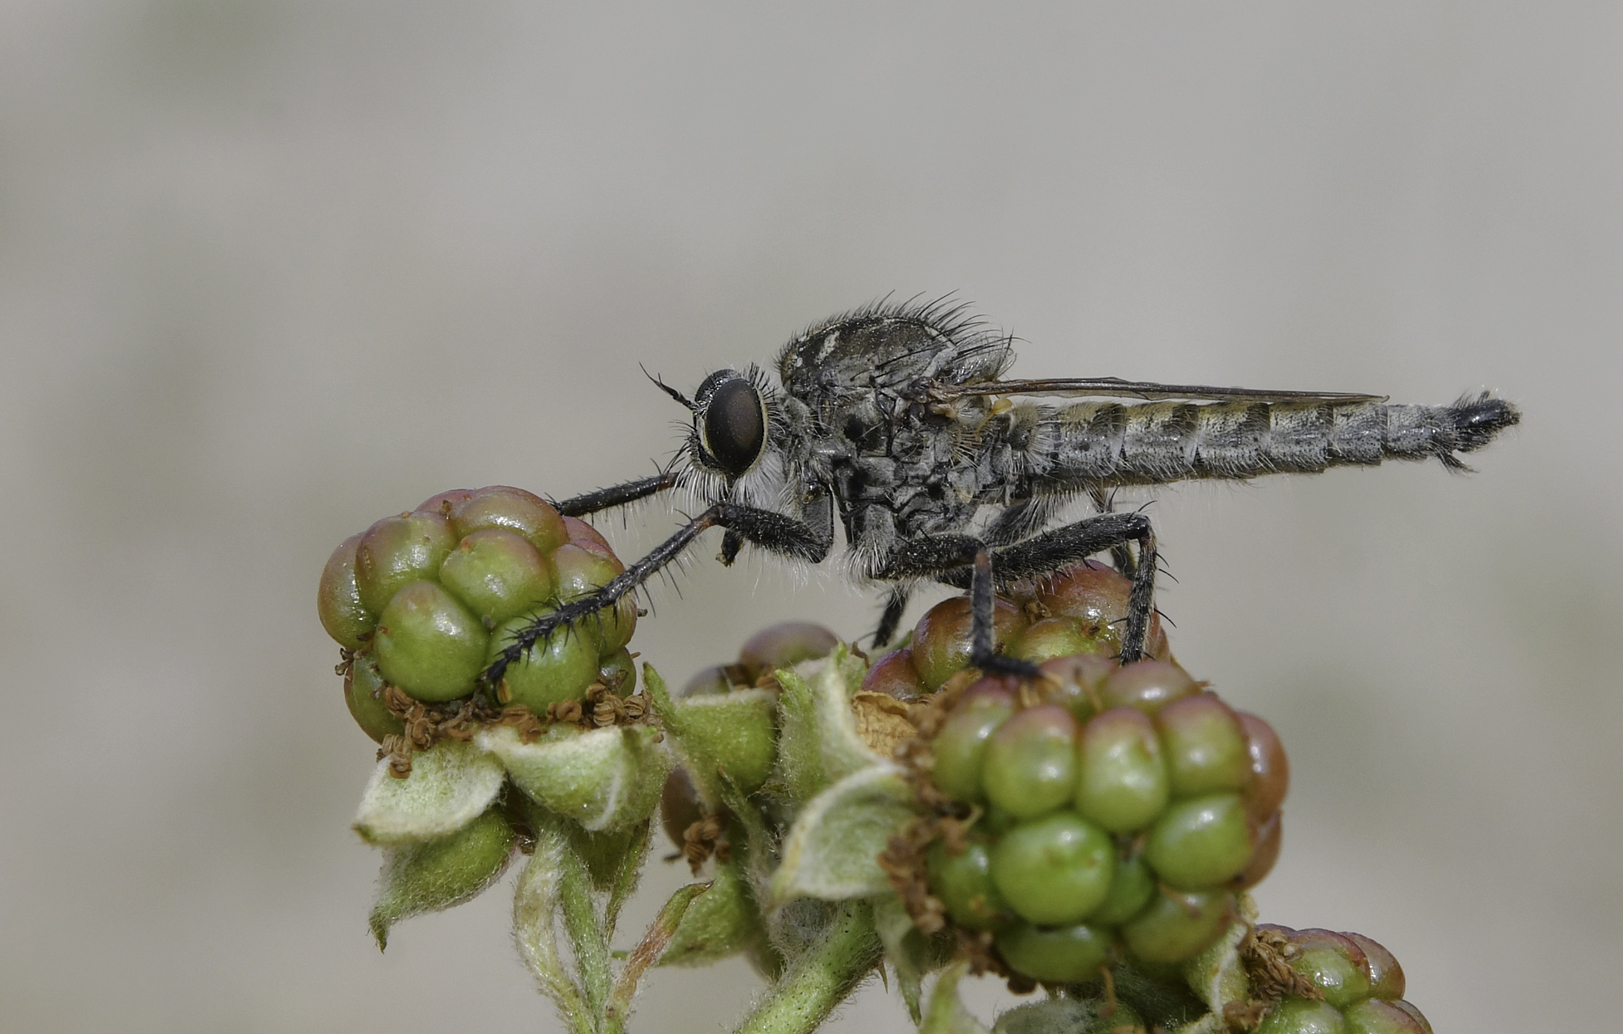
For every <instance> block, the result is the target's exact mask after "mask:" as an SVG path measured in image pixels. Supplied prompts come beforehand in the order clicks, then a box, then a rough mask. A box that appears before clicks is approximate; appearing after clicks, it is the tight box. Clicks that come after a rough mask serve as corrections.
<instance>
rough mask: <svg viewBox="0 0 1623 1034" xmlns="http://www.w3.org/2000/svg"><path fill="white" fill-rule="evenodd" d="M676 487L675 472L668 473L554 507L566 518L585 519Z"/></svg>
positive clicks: (616, 486)
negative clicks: (590, 515)
mask: <svg viewBox="0 0 1623 1034" xmlns="http://www.w3.org/2000/svg"><path fill="white" fill-rule="evenodd" d="M675 487H676V473H675V471H666V472H665V473H663V474H656V475H654V476H653V477H651V478H638V479H637V480H635V481H627V482H626V483H625V484H623V485H613V486H610V487H609V488H599V489H594V490H593V491H590V492H585V493H582V494H581V495H577V496H573V497H571V498H569V499H565V500H563V501H561V502H558V503H554V504H553V506H554V507H555V508H556V509H557V511H558V512H559V513H561V514H563V515H564V516H565V517H584V516H585V515H586V514H589V513H596V512H597V511H599V510H607V509H609V508H610V507H612V506H624V505H625V504H626V503H634V502H636V501H637V500H638V499H646V498H648V497H649V496H651V495H653V494H654V493H656V492H663V491H665V490H666V489H668V488H675Z"/></svg>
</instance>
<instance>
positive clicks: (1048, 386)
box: [930, 377, 1386, 404]
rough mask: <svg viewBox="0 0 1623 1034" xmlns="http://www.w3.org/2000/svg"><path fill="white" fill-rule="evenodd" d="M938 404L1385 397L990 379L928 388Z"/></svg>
mask: <svg viewBox="0 0 1623 1034" xmlns="http://www.w3.org/2000/svg"><path fill="white" fill-rule="evenodd" d="M930 395H931V397H932V398H934V399H937V400H939V401H948V400H951V399H955V398H964V397H966V396H971V395H1063V396H1068V397H1072V398H1125V399H1135V400H1138V401H1144V402H1158V401H1164V400H1168V399H1182V400H1187V401H1190V402H1325V403H1332V404H1347V403H1355V402H1385V401H1386V396H1385V395H1360V394H1356V393H1348V392H1330V391H1266V390H1264V389H1261V388H1212V387H1206V386H1204V385H1199V384H1155V383H1152V382H1150V381H1124V380H1122V379H1121V378H1120V377H1056V378H1050V379H1045V380H1029V381H1024V380H992V381H978V382H976V383H973V384H942V383H939V382H937V383H935V384H932V385H931V386H930Z"/></svg>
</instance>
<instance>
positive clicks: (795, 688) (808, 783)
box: [777, 671, 829, 801]
mask: <svg viewBox="0 0 1623 1034" xmlns="http://www.w3.org/2000/svg"><path fill="white" fill-rule="evenodd" d="M777 678H778V685H779V686H781V687H782V690H781V691H780V692H779V694H778V770H777V775H778V781H779V782H780V783H782V784H783V788H784V793H785V794H787V795H788V797H789V799H790V800H794V801H809V800H811V799H812V798H813V797H814V796H816V795H817V794H818V793H819V792H821V791H822V790H823V789H824V788H825V787H827V786H828V783H829V779H828V776H827V774H826V773H824V771H823V748H822V745H821V741H820V739H819V737H818V732H817V703H816V701H815V700H813V698H812V692H811V687H810V686H808V685H806V680H805V679H802V678H801V677H800V676H799V675H796V674H795V673H794V672H792V671H782V672H779V673H778V676H777Z"/></svg>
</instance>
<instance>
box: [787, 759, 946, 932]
mask: <svg viewBox="0 0 1623 1034" xmlns="http://www.w3.org/2000/svg"><path fill="white" fill-rule="evenodd" d="M912 801H913V790H912V787H911V786H910V785H909V784H908V782H907V778H906V775H905V774H904V773H903V771H902V770H901V768H899V767H897V766H896V765H893V764H891V763H890V762H888V761H887V762H882V763H879V764H875V765H872V766H870V767H868V768H865V769H862V770H861V771H859V772H856V773H854V774H852V775H849V776H847V777H845V778H844V779H842V780H840V781H839V782H837V783H835V784H834V785H833V786H831V787H829V788H828V789H827V790H824V791H823V792H822V793H820V794H818V795H817V796H816V797H814V798H812V800H811V801H810V802H808V803H807V804H806V806H805V808H803V809H802V810H801V812H800V815H799V816H798V817H797V818H796V819H795V823H794V825H793V826H791V827H790V829H789V835H788V837H787V838H786V839H785V840H784V843H783V853H782V861H780V862H779V864H778V870H777V872H775V873H773V875H772V882H771V889H770V894H769V897H770V907H773V908H776V907H777V906H779V905H781V904H783V903H784V902H786V901H789V900H790V899H792V898H796V897H813V898H821V899H823V900H825V901H840V900H844V899H846V898H857V897H868V896H871V895H875V894H879V893H881V892H883V891H886V890H887V889H888V888H889V884H888V882H887V881H886V879H885V872H884V870H883V869H881V868H880V867H879V854H880V852H881V851H883V850H884V849H885V846H886V844H887V842H888V841H889V839H890V837H891V835H892V834H895V833H900V832H901V831H902V828H903V827H904V826H906V825H907V823H908V822H909V821H910V820H911V819H912V818H913V816H914V812H913V807H912Z"/></svg>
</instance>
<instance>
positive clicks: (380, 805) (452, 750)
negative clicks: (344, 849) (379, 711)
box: [354, 740, 505, 847]
mask: <svg viewBox="0 0 1623 1034" xmlns="http://www.w3.org/2000/svg"><path fill="white" fill-rule="evenodd" d="M504 778H505V774H504V773H503V772H502V766H501V762H499V761H497V760H496V759H495V758H493V757H491V756H490V755H488V754H486V753H484V752H482V751H481V750H479V749H478V748H477V747H475V746H474V745H473V744H471V743H459V742H457V741H455V740H446V741H443V742H441V743H439V744H437V745H436V746H435V747H434V748H433V749H432V750H425V751H422V752H420V753H417V754H414V755H412V759H411V775H409V776H407V777H406V778H405V779H396V778H394V777H393V776H391V775H389V760H388V759H387V758H385V759H384V760H382V761H379V762H378V767H377V768H375V769H373V771H372V778H371V780H370V781H369V782H368V783H367V784H366V790H365V791H364V792H363V793H362V794H361V807H360V810H359V811H358V812H357V813H356V815H355V822H354V828H355V832H357V833H359V834H360V835H361V838H362V839H363V840H365V841H366V842H367V843H369V844H376V845H380V846H385V847H395V846H406V845H411V844H421V843H425V842H427V841H429V840H434V839H436V838H439V837H443V836H447V835H449V834H451V833H454V832H455V831H457V830H458V829H461V828H462V827H463V826H466V825H467V824H468V823H470V822H472V821H473V820H474V819H476V818H478V817H479V815H480V814H481V813H483V812H484V810H485V809H486V808H487V807H489V806H490V802H491V801H493V800H495V799H496V794H497V793H499V792H500V791H501V788H502V780H503V779H504Z"/></svg>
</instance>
